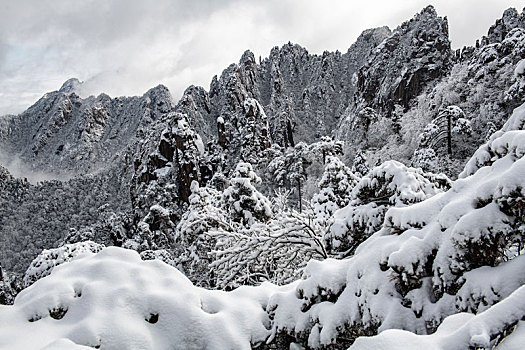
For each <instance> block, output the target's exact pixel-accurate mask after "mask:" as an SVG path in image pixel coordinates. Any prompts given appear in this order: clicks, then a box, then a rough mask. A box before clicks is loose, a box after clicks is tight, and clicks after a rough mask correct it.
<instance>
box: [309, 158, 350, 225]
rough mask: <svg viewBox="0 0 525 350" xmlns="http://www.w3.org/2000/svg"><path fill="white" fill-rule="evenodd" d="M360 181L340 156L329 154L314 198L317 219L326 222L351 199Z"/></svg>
mask: <svg viewBox="0 0 525 350" xmlns="http://www.w3.org/2000/svg"><path fill="white" fill-rule="evenodd" d="M358 181H359V178H357V177H356V176H355V175H354V174H353V173H352V171H351V170H350V168H349V167H347V166H346V165H345V164H344V163H343V162H342V161H341V160H340V159H339V158H337V157H335V156H328V157H327V160H326V165H325V167H324V173H323V176H322V177H321V180H319V183H318V187H319V192H318V193H316V194H314V196H313V198H312V207H313V210H314V213H315V217H316V220H318V221H319V222H320V223H321V224H326V223H328V221H329V218H330V217H332V216H333V214H334V213H335V211H336V210H337V209H340V208H342V207H344V206H346V205H347V204H348V202H349V201H350V193H351V191H352V189H353V188H354V186H355V185H356V184H357V182H358Z"/></svg>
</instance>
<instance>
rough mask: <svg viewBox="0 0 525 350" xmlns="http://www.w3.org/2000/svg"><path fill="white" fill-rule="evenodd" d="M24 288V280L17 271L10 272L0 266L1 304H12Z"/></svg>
mask: <svg viewBox="0 0 525 350" xmlns="http://www.w3.org/2000/svg"><path fill="white" fill-rule="evenodd" d="M22 289H23V285H22V280H21V278H20V276H19V275H18V274H16V273H8V272H6V271H4V270H3V269H2V266H0V305H11V304H13V301H14V300H15V297H16V295H17V294H18V293H19V292H20V291H21V290H22Z"/></svg>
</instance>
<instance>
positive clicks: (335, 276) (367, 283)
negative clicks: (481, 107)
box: [269, 105, 525, 348]
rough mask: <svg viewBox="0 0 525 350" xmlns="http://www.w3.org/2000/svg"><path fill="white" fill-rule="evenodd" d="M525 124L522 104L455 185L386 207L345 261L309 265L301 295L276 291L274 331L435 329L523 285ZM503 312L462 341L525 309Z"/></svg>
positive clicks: (324, 341) (348, 337)
mask: <svg viewBox="0 0 525 350" xmlns="http://www.w3.org/2000/svg"><path fill="white" fill-rule="evenodd" d="M524 121H525V105H523V106H521V107H520V108H518V109H516V110H515V112H514V113H513V115H512V117H511V118H510V119H509V120H508V122H507V123H506V124H505V126H504V127H503V129H502V131H500V132H498V133H496V134H494V135H493V136H492V137H491V140H490V141H489V142H488V143H487V144H485V145H484V146H482V147H480V149H479V150H478V151H477V152H476V154H475V155H474V156H473V157H472V159H471V160H470V161H469V163H468V164H467V166H466V168H465V170H464V172H463V173H462V174H461V176H460V177H461V178H460V179H458V180H456V181H455V182H453V183H452V187H451V188H450V190H448V191H447V192H443V193H437V194H435V195H434V196H432V197H430V198H427V199H425V200H423V201H421V202H418V203H414V204H411V205H409V206H402V207H392V208H390V209H389V210H388V211H387V212H386V214H385V219H384V222H383V226H382V228H381V229H379V231H377V232H375V233H374V234H372V236H371V237H370V238H368V239H367V240H366V241H365V242H363V243H362V244H361V245H360V246H359V247H358V248H357V250H356V251H355V254H354V255H353V256H352V257H350V258H349V259H346V260H341V261H332V260H326V261H323V262H314V261H312V262H310V263H309V264H308V265H307V267H306V269H305V273H306V275H307V278H306V279H305V280H303V281H300V282H299V283H298V284H297V286H296V290H295V292H293V293H292V292H290V293H287V294H279V295H274V296H273V297H272V300H271V301H270V304H269V310H270V313H271V316H272V317H273V319H274V325H273V329H274V334H280V333H282V332H284V333H287V334H289V335H292V336H294V337H296V338H297V339H300V340H301V341H302V342H303V343H304V344H305V345H306V344H307V345H308V346H309V347H313V348H318V347H321V346H327V345H330V344H332V345H333V344H336V343H338V344H347V345H348V344H349V343H351V342H352V338H353V337H356V336H358V335H360V334H370V333H374V332H381V331H383V330H386V329H389V328H399V329H405V330H408V331H410V332H414V333H418V334H427V333H431V332H434V331H435V330H436V328H437V327H438V325H439V324H440V323H441V322H442V321H443V319H444V318H445V317H447V316H449V315H452V314H455V313H457V312H460V311H472V312H480V311H483V310H487V309H488V311H487V312H488V314H490V310H491V309H489V308H490V306H491V305H493V304H495V303H497V302H499V301H501V300H504V299H505V298H506V297H508V296H509V295H511V294H512V293H513V291H515V290H517V289H518V288H519V287H520V286H521V285H522V284H523V283H524V282H525V269H524V268H523V266H524V265H523V264H524V263H525V259H523V258H522V254H523V244H522V242H523V238H524V237H523V232H524V231H523V227H524V223H523V221H524V215H523V210H524V206H523V205H522V203H524V194H523V191H522V189H523V188H525V183H524V177H523V176H522V174H523V171H524V169H525V158H524V156H525V146H524V145H525V143H524V141H523V140H525V134H524V133H525V131H524V130H523V126H524V125H525V123H524ZM358 187H359V185H358V186H357V187H356V188H358ZM407 190H408V188H407ZM417 192H419V191H416V193H417ZM408 193H410V191H409V192H408ZM423 193H424V192H423ZM402 197H403V196H400V198H399V200H400V201H399V202H397V203H403V201H402V200H401V198H402ZM406 198H407V199H408V198H418V196H416V195H414V194H411V195H409V196H408V197H406ZM394 199H395V197H394ZM407 204H408V203H407ZM343 210H344V209H343ZM520 293H521V292H520ZM520 295H521V294H520ZM509 300H510V299H509ZM291 305H293V307H291ZM506 305H510V303H507V304H506ZM520 305H521V304H520ZM497 309H498V308H497V307H494V310H497ZM502 310H509V311H502V313H500V314H499V315H498V316H494V317H495V318H494V321H496V323H494V324H497V326H496V327H495V328H494V329H492V328H491V329H487V332H486V333H485V331H483V332H482V333H476V337H473V338H468V339H467V340H466V342H465V344H468V343H469V339H470V345H471V346H486V345H487V344H488V343H487V342H490V340H491V337H492V336H496V335H498V334H500V332H503V333H505V327H506V326H507V325H509V324H514V323H515V321H516V320H519V319H521V318H522V317H523V316H524V315H525V312H523V309H522V308H521V307H520V308H517V309H516V310H514V309H513V310H512V311H510V309H507V307H504V308H503V309H502ZM515 312H516V313H515ZM487 317H488V316H487ZM490 317H492V316H490ZM500 321H501V322H500ZM489 324H490V323H489ZM478 325H479V324H478ZM443 326H444V327H445V328H446V325H443ZM473 327H474V328H472V329H473V330H474V329H475V330H480V328H479V327H478V326H477V325H476V326H473ZM493 331H494V332H493ZM476 332H477V331H476ZM503 333H502V334H503ZM387 334H389V333H387ZM478 334H479V336H478ZM378 339H379V338H378ZM357 344H359V343H357ZM444 348H450V347H446V346H445V347H444Z"/></svg>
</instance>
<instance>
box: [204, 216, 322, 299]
mask: <svg viewBox="0 0 525 350" xmlns="http://www.w3.org/2000/svg"><path fill="white" fill-rule="evenodd" d="M325 229H326V227H325V226H322V225H320V224H319V222H318V221H317V220H314V218H313V215H312V213H311V212H307V211H304V212H301V213H300V212H297V211H295V210H290V209H287V210H286V211H281V212H278V213H276V215H275V216H274V218H272V219H270V220H269V221H268V222H264V223H263V222H257V223H254V224H252V225H251V226H250V227H242V226H241V227H234V228H233V229H230V230H225V229H223V228H219V229H217V230H212V231H210V235H211V236H212V237H213V238H214V239H215V240H216V241H217V245H216V249H215V250H213V251H212V252H211V255H212V256H213V262H212V263H211V264H210V268H211V269H213V271H214V272H215V273H216V277H217V284H218V286H219V287H221V288H228V289H229V288H236V287H238V286H241V285H258V284H260V283H262V282H266V281H270V282H273V283H277V284H285V283H291V282H293V281H294V280H296V279H298V278H300V277H301V275H302V273H303V271H302V269H303V268H304V266H305V265H306V263H307V262H308V261H309V260H310V259H326V258H327V257H328V254H327V251H326V248H325V245H324V241H323V233H324V230H325Z"/></svg>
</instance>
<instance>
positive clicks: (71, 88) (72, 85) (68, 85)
mask: <svg viewBox="0 0 525 350" xmlns="http://www.w3.org/2000/svg"><path fill="white" fill-rule="evenodd" d="M82 84H83V82H81V81H80V80H78V79H77V78H70V79H68V80H66V81H65V82H64V84H62V87H61V88H60V90H58V91H59V92H63V93H66V94H69V93H71V92H77V91H78V88H79V87H80V85H82Z"/></svg>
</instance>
